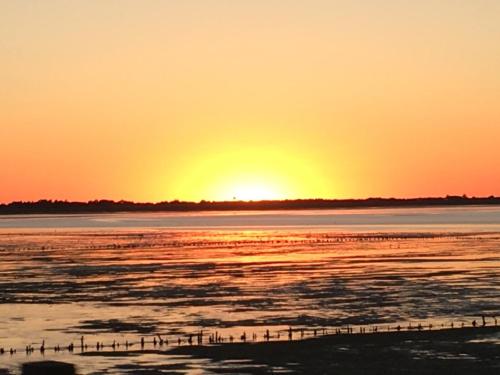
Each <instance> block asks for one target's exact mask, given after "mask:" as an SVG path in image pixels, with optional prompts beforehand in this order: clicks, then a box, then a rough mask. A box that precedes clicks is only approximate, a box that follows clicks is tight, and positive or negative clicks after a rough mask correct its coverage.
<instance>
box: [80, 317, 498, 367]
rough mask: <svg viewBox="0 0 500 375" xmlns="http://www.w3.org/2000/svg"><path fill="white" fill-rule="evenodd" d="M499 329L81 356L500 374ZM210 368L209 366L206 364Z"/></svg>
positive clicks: (218, 364) (343, 336)
mask: <svg viewBox="0 0 500 375" xmlns="http://www.w3.org/2000/svg"><path fill="white" fill-rule="evenodd" d="M499 339H500V327H478V328H455V329H442V330H426V331H402V332H379V333H364V334H335V335H325V336H320V337H316V338H311V339H304V340H293V341H275V342H258V343H225V344H216V345H206V346H180V347H177V348H174V349H166V350H147V351H140V350H136V351H130V352H87V353H84V354H82V356H87V357H95V356H114V357H136V358H137V357H140V356H143V355H149V354H159V355H162V354H163V355H169V356H172V355H179V356H188V357H194V358H200V359H208V360H210V361H211V362H212V363H214V364H216V366H215V367H214V369H212V370H211V371H212V372H214V373H232V374H236V373H239V374H242V373H244V374H267V373H276V372H289V373H304V374H332V373H340V374H356V375H357V374H454V375H457V374H497V373H498V372H499V371H500V350H499V346H498V340H499ZM136 362H137V361H136V360H134V361H130V363H129V364H128V365H126V366H124V367H123V370H124V371H127V372H130V373H134V372H135V371H137V372H140V373H147V374H160V373H162V374H163V373H165V371H169V372H168V373H185V372H189V367H183V366H182V365H181V364H177V365H176V366H174V367H172V365H171V364H162V362H161V360H159V361H157V363H155V364H154V365H149V366H148V365H142V364H133V363H136ZM207 367H210V366H207Z"/></svg>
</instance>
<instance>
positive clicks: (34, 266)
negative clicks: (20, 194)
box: [0, 207, 500, 374]
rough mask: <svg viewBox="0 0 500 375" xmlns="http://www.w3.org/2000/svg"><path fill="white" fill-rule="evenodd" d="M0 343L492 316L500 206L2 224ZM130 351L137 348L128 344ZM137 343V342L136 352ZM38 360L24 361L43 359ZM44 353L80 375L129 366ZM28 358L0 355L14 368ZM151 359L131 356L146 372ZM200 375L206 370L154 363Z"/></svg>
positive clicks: (497, 303) (499, 285)
mask: <svg viewBox="0 0 500 375" xmlns="http://www.w3.org/2000/svg"><path fill="white" fill-rule="evenodd" d="M0 257H1V262H0V347H4V348H6V349H8V348H10V347H16V348H18V349H23V348H24V347H25V346H26V345H27V344H33V345H35V346H36V347H38V346H39V344H40V343H41V341H42V340H46V346H48V347H52V346H54V345H56V344H60V345H67V344H69V343H70V342H74V343H75V344H79V338H80V336H81V335H82V334H83V335H85V337H86V340H87V343H88V344H89V345H95V342H96V341H98V340H99V341H104V342H105V343H106V344H108V345H109V344H110V343H111V342H113V340H117V341H120V342H124V341H125V340H129V341H131V342H137V341H138V340H139V339H140V337H141V336H145V337H146V339H147V340H151V339H152V337H153V336H154V335H155V334H157V333H160V334H161V335H162V336H164V337H166V338H168V339H169V340H170V342H172V341H174V340H177V339H178V338H179V337H181V338H182V339H183V340H186V338H187V336H188V335H189V334H190V333H196V332H198V331H199V330H200V329H203V330H204V331H205V332H206V333H207V335H208V334H209V333H211V332H215V331H217V332H218V333H220V334H222V335H224V336H226V337H227V336H229V335H234V336H235V337H239V336H240V335H241V334H242V332H244V331H245V332H247V335H249V336H250V335H251V333H254V332H255V333H256V334H258V337H259V340H261V339H262V335H263V333H264V332H265V330H266V329H269V330H270V331H271V334H272V335H273V339H277V336H278V334H279V335H280V338H284V336H285V335H286V333H285V331H286V329H288V327H289V326H292V327H294V328H306V336H307V335H309V334H310V331H308V329H310V328H312V327H327V328H332V327H340V326H345V325H346V324H352V325H388V324H389V325H396V324H399V323H402V322H404V323H405V324H407V323H408V322H409V321H411V322H413V323H414V324H418V322H433V323H434V324H436V325H439V324H441V323H445V324H449V323H450V322H451V321H454V322H455V323H456V324H460V322H462V321H467V322H470V321H471V320H472V319H474V318H477V317H479V316H480V315H482V314H485V315H499V316H500V208H497V207H494V208H492V207H489V208H478V207H469V208H430V209H425V208H418V209H372V210H345V211H302V212H264V213H258V212H251V213H203V214H193V213H190V214H112V215H62V216H61V215H58V216H43V215H38V216H17V217H14V216H5V217H0ZM136 345H137V344H136ZM136 348H137V346H136ZM40 357H41V355H40V354H39V353H38V352H35V353H34V354H32V355H31V357H30V358H29V359H40ZM45 357H47V358H49V359H60V360H68V361H71V362H73V363H77V364H78V366H79V370H80V373H82V374H89V373H101V372H104V370H105V369H107V372H106V373H108V374H113V373H124V372H126V370H125V369H124V365H125V364H126V363H127V362H130V361H131V359H130V358H122V357H95V358H87V357H80V356H77V355H70V354H67V353H58V354H54V353H53V352H52V350H49V351H48V352H47V353H46V355H45ZM26 360H27V358H26V356H25V354H24V353H17V354H16V355H14V356H12V357H10V356H8V355H4V356H1V357H0V368H10V369H16V368H17V366H18V364H19V363H22V362H25V361H26ZM158 360H159V358H158V357H157V356H156V355H153V354H151V355H143V356H140V357H137V358H135V359H134V361H135V362H136V363H142V364H144V365H145V366H146V365H147V364H148V363H155V362H157V361H158ZM161 361H162V362H165V361H167V362H169V363H172V365H173V366H175V365H176V363H182V364H183V366H188V368H189V369H190V370H189V369H187V370H186V369H184V370H183V371H187V372H192V373H199V371H200V370H199V369H205V370H206V369H207V368H210V366H214V365H213V364H209V363H207V362H204V361H201V360H195V359H186V358H175V357H173V356H170V357H168V356H167V357H165V356H161Z"/></svg>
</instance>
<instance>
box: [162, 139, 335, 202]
mask: <svg viewBox="0 0 500 375" xmlns="http://www.w3.org/2000/svg"><path fill="white" fill-rule="evenodd" d="M206 155H210V156H209V157H207V156H206ZM179 170H180V171H182V172H183V173H182V174H181V173H179V175H178V177H177V176H176V177H177V178H175V179H174V181H166V182H165V183H160V184H158V185H159V186H166V187H167V188H168V189H169V190H174V191H176V196H178V197H187V198H188V199H191V200H202V199H208V200H221V201H229V200H243V201H247V200H272V199H294V198H299V197H301V196H306V195H309V194H310V193H309V192H310V191H311V190H312V191H319V192H322V193H320V194H319V195H321V194H323V195H327V194H331V193H332V192H335V191H334V188H333V187H332V186H331V184H328V183H327V182H326V181H325V179H324V178H323V173H322V171H321V169H320V168H319V167H318V166H317V165H315V163H313V162H312V161H311V160H309V159H308V158H307V157H305V156H304V155H301V156H300V157H299V156H298V152H296V151H294V150H293V148H292V147H288V148H285V147H283V148H274V149H272V148H267V147H248V148H238V149H236V148H232V149H231V148H227V149H224V150H217V146H214V151H209V152H206V151H205V152H204V153H203V154H196V153H193V154H192V156H191V158H190V159H188V160H187V161H186V164H185V167H182V168H180V169H179Z"/></svg>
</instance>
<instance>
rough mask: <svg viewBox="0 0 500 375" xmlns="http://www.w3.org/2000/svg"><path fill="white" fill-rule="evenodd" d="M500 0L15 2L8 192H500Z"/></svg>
mask: <svg viewBox="0 0 500 375" xmlns="http://www.w3.org/2000/svg"><path fill="white" fill-rule="evenodd" d="M499 67H500V2H499V1H497V0H490V1H488V0H475V1H469V0H462V1H460V0H442V1H434V0H432V1H431V0H428V1H425V0H424V1H403V0H378V1H377V0H374V1H369V2H368V1H356V0H350V1H333V0H328V1H327V0H309V1H299V0H288V1H282V0H265V1H264V0H254V1H242V0H241V1H240V0H198V1H193V0H183V1H149V0H144V1H127V0H120V1H118V0H115V1H111V0H110V1H100V0H85V1H72V2H68V1H50V2H44V1H3V2H0V162H1V169H0V202H8V201H12V200H36V199H40V198H51V199H71V200H87V199H95V198H110V199H131V200H137V201H160V200H171V199H186V200H200V199H233V197H235V198H237V199H259V198H271V199H274V198H313V197H323V198H346V197H368V196H385V197H388V196H398V197H407V196H429V195H433V196H436V195H446V194H464V193H465V194H468V195H490V194H497V195H499V194H500V167H499V166H500V71H499Z"/></svg>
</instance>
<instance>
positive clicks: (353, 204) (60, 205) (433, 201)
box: [0, 196, 500, 215]
mask: <svg viewBox="0 0 500 375" xmlns="http://www.w3.org/2000/svg"><path fill="white" fill-rule="evenodd" d="M495 205H500V197H495V196H490V197H467V196H446V197H431V198H367V199H295V200H263V201H200V202H187V201H178V200H175V201H169V202H158V203H140V202H131V201H112V200H94V201H88V202H72V201H60V200H39V201H37V202H11V203H7V204H0V215H26V214H98V213H103V214H104V213H119V212H197V211H198V212H203V211H270V210H323V209H355V208H404V207H406V208H412V207H457V206H458V207H460V206H495Z"/></svg>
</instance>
